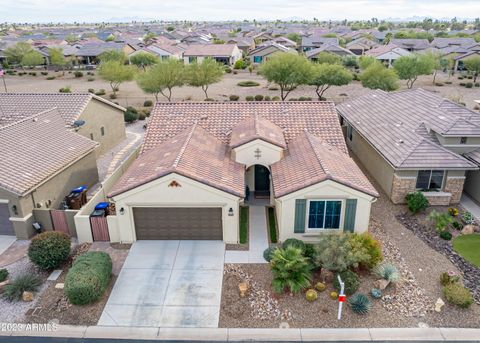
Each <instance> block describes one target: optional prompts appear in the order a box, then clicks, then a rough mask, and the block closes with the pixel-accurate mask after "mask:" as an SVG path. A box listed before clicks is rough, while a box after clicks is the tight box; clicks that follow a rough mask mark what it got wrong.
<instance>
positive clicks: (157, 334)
mask: <svg viewBox="0 0 480 343" xmlns="http://www.w3.org/2000/svg"><path fill="white" fill-rule="evenodd" d="M0 328H1V329H4V328H8V326H4V325H3V324H0ZM1 336H3V337H5V336H30V337H57V338H58V337H63V338H97V339H102V338H110V339H137V340H175V341H231V342H238V341H297V342H309V341H357V342H358V341H365V342H374V341H409V340H415V341H436V342H443V341H479V340H480V329H461V328H372V329H368V328H358V329H353V328H342V329H327V328H325V329H277V328H275V329H243V328H229V329H227V328H151V327H150V328H146V327H118V326H74V325H58V326H57V330H55V331H38V330H37V331H34V330H31V331H6V330H5V331H1V330H0V337H1Z"/></svg>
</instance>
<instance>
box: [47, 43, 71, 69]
mask: <svg viewBox="0 0 480 343" xmlns="http://www.w3.org/2000/svg"><path fill="white" fill-rule="evenodd" d="M48 54H49V55H50V63H51V64H53V65H54V66H57V67H58V68H61V69H62V72H63V75H65V66H66V65H67V60H66V59H65V55H64V54H63V49H62V48H50V49H48Z"/></svg>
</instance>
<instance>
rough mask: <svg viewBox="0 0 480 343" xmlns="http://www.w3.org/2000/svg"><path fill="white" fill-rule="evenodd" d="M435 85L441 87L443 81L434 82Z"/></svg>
mask: <svg viewBox="0 0 480 343" xmlns="http://www.w3.org/2000/svg"><path fill="white" fill-rule="evenodd" d="M435 86H437V87H443V83H442V82H435Z"/></svg>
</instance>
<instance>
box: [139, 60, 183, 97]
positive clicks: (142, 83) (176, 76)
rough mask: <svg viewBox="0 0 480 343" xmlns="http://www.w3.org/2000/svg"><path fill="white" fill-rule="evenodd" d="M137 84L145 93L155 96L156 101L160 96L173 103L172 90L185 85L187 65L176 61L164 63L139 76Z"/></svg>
mask: <svg viewBox="0 0 480 343" xmlns="http://www.w3.org/2000/svg"><path fill="white" fill-rule="evenodd" d="M137 84H138V86H139V87H140V88H141V89H142V90H143V91H144V92H145V93H150V94H153V95H154V96H155V100H156V101H158V94H162V95H163V96H164V97H165V98H167V100H168V101H171V100H172V89H173V88H174V87H181V86H183V85H184V84H185V65H184V64H183V62H182V61H178V60H175V59H168V60H166V61H162V62H160V63H158V64H156V65H154V66H153V67H151V68H149V69H147V71H146V72H145V73H142V74H140V75H138V77H137Z"/></svg>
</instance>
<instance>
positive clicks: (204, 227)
mask: <svg viewBox="0 0 480 343" xmlns="http://www.w3.org/2000/svg"><path fill="white" fill-rule="evenodd" d="M133 219H134V222H135V230H136V234H137V240H143V239H158V240H164V239H165V240H169V239H173V240H223V229H222V209H221V208H201V207H172V208H170V207H134V208H133Z"/></svg>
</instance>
